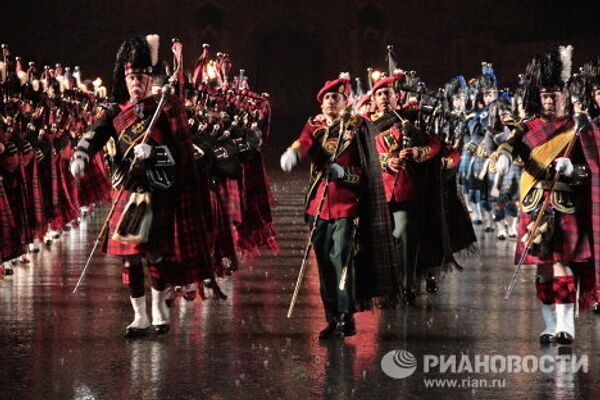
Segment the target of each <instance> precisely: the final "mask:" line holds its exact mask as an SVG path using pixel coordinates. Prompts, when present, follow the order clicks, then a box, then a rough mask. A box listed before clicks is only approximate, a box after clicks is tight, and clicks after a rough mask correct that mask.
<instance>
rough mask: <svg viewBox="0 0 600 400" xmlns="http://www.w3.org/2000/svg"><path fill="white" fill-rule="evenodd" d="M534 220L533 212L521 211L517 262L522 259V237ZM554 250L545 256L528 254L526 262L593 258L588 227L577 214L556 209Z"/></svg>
mask: <svg viewBox="0 0 600 400" xmlns="http://www.w3.org/2000/svg"><path fill="white" fill-rule="evenodd" d="M531 221H532V218H531V214H530V213H526V212H523V211H521V212H519V232H518V234H519V240H518V241H517V249H516V254H515V264H517V263H518V262H519V260H520V259H521V254H522V253H523V250H524V247H525V246H524V244H523V241H522V240H521V238H523V236H524V235H525V233H526V232H527V225H529V223H530V222H531ZM552 242H553V243H552V246H553V247H552V252H551V253H550V254H549V255H548V256H547V257H544V258H540V257H536V256H533V255H531V254H527V257H525V261H524V262H523V263H524V264H551V263H555V262H562V263H565V264H569V263H585V262H587V261H589V260H590V259H591V258H592V250H591V247H590V238H589V235H588V229H586V228H585V225H584V224H583V223H581V222H580V221H578V219H577V213H576V214H565V213H561V212H558V211H556V210H555V218H554V236H553V238H552Z"/></svg>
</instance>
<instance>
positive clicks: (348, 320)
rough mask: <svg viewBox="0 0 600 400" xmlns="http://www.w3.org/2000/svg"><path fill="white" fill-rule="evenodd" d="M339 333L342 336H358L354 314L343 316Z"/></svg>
mask: <svg viewBox="0 0 600 400" xmlns="http://www.w3.org/2000/svg"><path fill="white" fill-rule="evenodd" d="M338 331H339V333H340V334H341V336H354V335H356V324H355V323H354V317H353V316H352V314H342V317H341V318H340V323H339V326H338Z"/></svg>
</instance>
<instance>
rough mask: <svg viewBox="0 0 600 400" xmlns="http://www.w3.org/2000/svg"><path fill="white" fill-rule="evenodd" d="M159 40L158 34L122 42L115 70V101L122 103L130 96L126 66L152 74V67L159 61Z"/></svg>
mask: <svg viewBox="0 0 600 400" xmlns="http://www.w3.org/2000/svg"><path fill="white" fill-rule="evenodd" d="M158 40H159V38H158V35H148V36H146V37H144V36H135V37H133V38H130V39H127V40H125V41H124V42H123V43H122V44H121V47H120V48H119V51H118V52H117V58H116V61H115V68H114V70H113V82H114V83H113V90H112V101H113V102H115V103H122V102H124V101H126V100H127V99H128V98H129V94H128V92H127V86H126V85H125V70H126V67H127V68H128V69H131V70H133V71H135V72H138V73H146V74H149V75H152V68H153V67H154V65H156V64H157V63H158Z"/></svg>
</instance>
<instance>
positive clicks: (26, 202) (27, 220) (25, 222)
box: [17, 165, 35, 243]
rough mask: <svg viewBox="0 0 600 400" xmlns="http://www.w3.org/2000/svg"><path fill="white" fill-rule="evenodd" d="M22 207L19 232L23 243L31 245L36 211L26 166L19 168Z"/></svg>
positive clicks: (29, 175) (20, 209)
mask: <svg viewBox="0 0 600 400" xmlns="http://www.w3.org/2000/svg"><path fill="white" fill-rule="evenodd" d="M18 171H19V175H18V181H19V187H20V195H19V197H20V207H19V209H18V210H17V213H18V215H19V218H20V224H19V230H20V237H21V241H22V243H31V242H32V241H33V239H34V237H35V210H34V207H33V198H32V197H31V189H32V183H31V173H30V171H29V170H28V169H27V167H26V166H24V165H21V166H19V169H18Z"/></svg>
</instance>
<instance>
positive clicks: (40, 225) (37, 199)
mask: <svg viewBox="0 0 600 400" xmlns="http://www.w3.org/2000/svg"><path fill="white" fill-rule="evenodd" d="M39 164H40V163H39V161H38V160H37V159H36V158H34V159H33V161H32V162H31V198H32V201H33V213H34V217H35V225H36V234H37V236H38V237H40V231H44V232H43V233H42V235H43V234H45V233H46V232H45V228H44V227H45V226H46V225H47V224H46V219H45V216H44V198H43V194H42V186H41V184H40V171H39Z"/></svg>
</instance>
